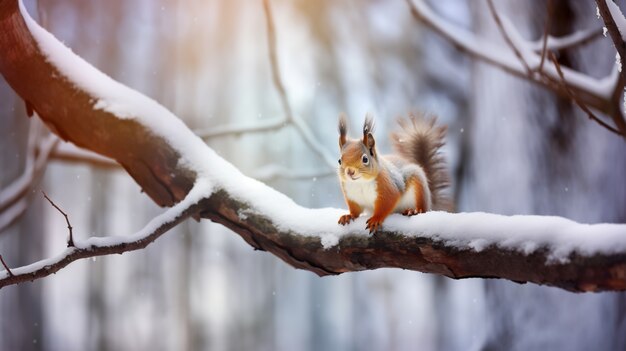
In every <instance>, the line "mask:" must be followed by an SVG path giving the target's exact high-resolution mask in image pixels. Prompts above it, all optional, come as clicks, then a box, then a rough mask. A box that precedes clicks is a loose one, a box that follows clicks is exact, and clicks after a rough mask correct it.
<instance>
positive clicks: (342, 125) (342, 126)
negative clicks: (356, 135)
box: [339, 113, 348, 148]
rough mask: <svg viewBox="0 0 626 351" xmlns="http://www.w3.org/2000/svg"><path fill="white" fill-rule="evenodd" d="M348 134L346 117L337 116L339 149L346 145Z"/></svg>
mask: <svg viewBox="0 0 626 351" xmlns="http://www.w3.org/2000/svg"><path fill="white" fill-rule="evenodd" d="M347 133H348V126H347V121H346V115H345V114H344V113H342V114H341V115H339V147H340V148H341V147H343V144H345V143H346V134H347Z"/></svg>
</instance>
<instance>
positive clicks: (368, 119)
mask: <svg viewBox="0 0 626 351" xmlns="http://www.w3.org/2000/svg"><path fill="white" fill-rule="evenodd" d="M371 133H374V119H373V118H372V115H370V114H369V113H368V114H367V115H365V122H364V123H363V140H365V138H366V137H367V135H368V134H371Z"/></svg>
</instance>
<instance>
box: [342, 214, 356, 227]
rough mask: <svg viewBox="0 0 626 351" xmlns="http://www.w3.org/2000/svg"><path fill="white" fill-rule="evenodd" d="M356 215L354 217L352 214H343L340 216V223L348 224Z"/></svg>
mask: <svg viewBox="0 0 626 351" xmlns="http://www.w3.org/2000/svg"><path fill="white" fill-rule="evenodd" d="M355 218H356V217H353V216H352V215H351V214H347V215H343V216H341V217H339V222H338V223H339V224H341V225H346V224H348V223H350V222H352V221H353V220H354V219H355Z"/></svg>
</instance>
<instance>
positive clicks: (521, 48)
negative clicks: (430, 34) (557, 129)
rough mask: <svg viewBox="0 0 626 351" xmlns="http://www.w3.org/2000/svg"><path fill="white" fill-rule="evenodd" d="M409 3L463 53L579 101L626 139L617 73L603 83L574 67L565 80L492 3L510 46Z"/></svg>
mask: <svg viewBox="0 0 626 351" xmlns="http://www.w3.org/2000/svg"><path fill="white" fill-rule="evenodd" d="M598 1H599V2H604V0H598ZM609 1H610V0H609ZM406 2H407V4H408V5H409V8H410V10H411V13H412V15H413V17H415V19H417V20H418V21H419V22H420V23H423V24H424V25H426V26H428V27H430V28H431V29H433V30H434V31H435V32H437V33H439V34H440V35H441V36H442V37H443V38H445V39H446V40H448V41H450V42H451V43H452V44H454V46H455V47H457V48H458V49H460V50H462V51H464V52H466V53H468V54H469V55H471V56H473V57H475V58H478V59H480V60H482V61H485V62H487V63H489V64H491V65H493V66H495V67H498V68H500V69H502V70H504V71H506V72H509V73H511V74H513V75H516V76H518V77H521V78H525V79H528V80H529V81H532V82H535V83H537V84H540V85H542V86H544V87H546V88H548V89H550V90H552V91H554V92H556V93H557V94H559V95H561V96H562V97H564V98H567V99H572V96H575V97H576V100H577V101H578V102H579V103H580V104H583V105H585V106H587V107H589V108H593V109H596V110H598V111H600V112H602V113H604V114H606V115H608V116H610V117H611V119H612V120H613V123H614V124H615V125H614V126H611V128H607V129H608V130H611V131H615V130H617V131H618V134H620V135H621V136H622V137H625V138H626V119H625V117H624V115H623V112H622V109H621V100H620V99H617V100H616V99H615V95H618V96H621V94H622V93H623V84H621V81H622V78H621V77H622V75H620V74H619V73H618V72H617V70H614V71H612V72H611V73H609V74H608V75H607V76H606V77H604V78H601V79H596V78H593V77H591V76H588V75H586V74H583V73H581V72H578V71H575V70H573V69H571V68H568V67H560V68H561V73H562V75H563V79H562V78H561V74H559V72H558V70H557V69H556V67H554V66H552V65H545V64H544V61H545V52H544V50H543V46H544V43H543V42H541V47H538V43H537V41H529V40H526V39H524V38H523V37H522V35H521V34H520V33H519V32H518V31H517V30H516V28H515V26H513V24H512V23H511V21H510V20H509V19H508V18H506V17H505V16H503V15H501V14H498V12H497V11H496V9H495V8H494V6H493V4H492V2H491V1H489V2H488V4H489V5H490V11H491V13H492V15H493V17H494V20H495V21H496V24H497V26H498V29H499V30H500V32H501V33H502V35H503V38H504V40H505V42H506V43H507V45H506V46H503V45H500V44H496V43H494V42H492V41H490V40H488V39H486V38H483V37H481V36H479V35H476V34H474V33H472V32H470V31H468V30H465V29H463V28H460V27H458V26H455V25H453V24H451V23H449V22H448V21H446V20H445V19H444V18H443V17H441V16H440V15H438V14H437V13H435V11H433V10H432V8H430V6H429V5H428V4H427V3H426V1H425V0H406ZM601 13H602V12H601ZM590 37H594V36H593V35H591V33H584V32H582V33H581V32H575V33H573V34H571V35H569V36H567V37H562V38H560V39H559V40H558V41H556V42H554V41H553V43H552V44H551V45H552V47H551V46H550V45H548V44H547V43H546V44H545V46H546V50H550V49H554V48H560V47H571V46H572V45H574V44H577V45H579V44H581V43H584V42H587V41H588V40H589V38H590ZM549 41H550V40H549V38H548V42H549ZM573 102H575V101H573ZM601 125H602V126H605V125H607V124H606V123H604V124H601Z"/></svg>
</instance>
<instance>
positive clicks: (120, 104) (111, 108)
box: [0, 1, 626, 278]
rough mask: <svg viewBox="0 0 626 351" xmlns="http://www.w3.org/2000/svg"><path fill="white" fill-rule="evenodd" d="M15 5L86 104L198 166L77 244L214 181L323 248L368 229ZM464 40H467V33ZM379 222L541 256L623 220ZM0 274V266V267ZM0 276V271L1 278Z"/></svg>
mask: <svg viewBox="0 0 626 351" xmlns="http://www.w3.org/2000/svg"><path fill="white" fill-rule="evenodd" d="M20 8H21V10H22V13H23V15H24V18H25V19H26V22H27V23H28V26H29V28H30V29H31V31H32V32H33V35H34V37H35V38H36V40H37V41H38V43H39V45H40V47H41V49H42V50H43V51H44V52H45V53H46V54H47V55H48V59H49V60H50V62H51V63H53V64H55V65H56V66H57V67H58V69H59V70H60V71H61V72H62V73H63V74H65V75H66V76H67V77H69V78H70V79H72V80H73V81H76V82H77V84H79V85H80V87H81V88H83V89H85V90H87V91H88V92H89V93H91V94H93V95H94V96H98V97H100V98H99V99H98V101H97V102H96V103H95V104H94V108H101V109H105V110H107V111H108V112H111V113H113V114H115V115H116V116H118V117H119V118H124V119H126V118H133V119H135V120H136V121H138V122H139V123H141V124H143V125H145V126H146V127H148V128H149V129H150V130H152V131H153V132H154V133H155V134H157V135H159V136H162V137H164V138H165V139H166V140H167V141H168V142H170V143H171V145H172V146H173V147H174V148H175V149H176V150H177V151H178V152H180V154H181V155H182V157H183V162H184V163H185V165H187V166H188V167H190V168H192V169H194V170H196V171H197V172H198V179H197V181H196V184H195V185H194V187H193V189H192V190H191V191H190V192H189V194H188V195H187V196H186V198H185V199H183V200H182V201H181V202H180V203H178V204H176V205H175V206H174V207H172V208H170V209H168V210H166V211H165V212H164V213H163V214H161V215H159V216H157V217H155V218H154V219H153V220H152V221H151V222H150V223H148V224H147V225H146V226H145V227H144V228H143V229H142V230H140V231H139V232H137V233H134V234H132V235H130V236H125V237H113V236H109V237H97V238H95V237H94V238H89V239H87V240H80V237H79V236H75V238H74V239H75V243H76V246H77V248H85V249H87V248H89V247H91V246H92V245H113V244H119V243H122V242H131V241H135V240H138V239H141V238H143V237H145V236H147V235H148V234H149V233H150V232H152V231H153V230H154V229H155V228H157V227H158V226H160V225H161V224H163V223H166V222H168V221H171V220H173V219H174V218H176V216H178V215H179V214H180V213H181V212H182V211H184V210H185V209H186V208H188V207H189V206H190V205H192V204H194V203H196V202H197V201H198V200H200V199H202V198H204V197H207V196H209V195H210V194H211V193H212V191H214V190H216V189H220V188H223V189H227V190H228V192H229V194H230V195H231V196H232V197H233V198H235V199H238V200H239V201H242V202H245V203H247V204H248V205H249V206H250V209H248V210H246V211H245V212H240V213H239V217H240V219H241V220H246V219H247V218H249V217H250V215H252V214H255V213H256V214H258V215H262V216H265V217H267V218H270V219H271V220H272V222H273V223H274V224H275V225H276V226H277V227H278V229H279V230H281V231H283V232H290V233H292V234H293V235H305V236H313V237H319V238H320V240H321V243H322V245H323V246H324V247H325V248H331V247H333V246H336V245H337V244H338V243H339V240H340V239H341V238H342V237H344V236H346V235H348V234H352V235H356V236H362V237H368V236H369V235H370V234H369V233H368V232H367V231H366V230H365V221H366V219H367V216H361V217H360V218H358V219H357V220H355V221H353V222H352V223H350V224H348V225H346V226H341V225H339V224H337V220H338V219H339V217H340V216H341V215H342V214H345V213H347V210H346V209H334V208H321V209H309V208H304V207H302V206H299V205H297V204H296V203H294V202H293V200H291V199H290V198H288V197H287V196H285V195H284V194H282V193H280V192H278V191H276V190H274V189H272V188H270V187H268V186H266V185H265V184H263V183H261V182H259V181H257V180H254V179H252V178H248V177H246V176H245V175H243V174H242V173H241V172H240V171H239V170H238V169H236V168H235V167H234V166H233V165H232V164H230V163H229V162H227V161H226V160H224V159H222V158H221V157H220V156H218V155H217V154H216V153H215V152H214V151H213V150H212V149H211V148H209V147H208V146H207V145H206V144H205V143H204V142H202V140H201V139H200V138H198V137H197V136H196V135H194V134H193V133H192V132H191V131H190V130H189V129H188V128H187V127H186V126H185V125H184V123H183V122H182V121H181V120H180V119H178V117H176V116H175V115H173V114H172V113H171V112H170V111H168V110H167V109H165V108H164V107H163V106H161V105H159V104H158V103H157V102H155V101H154V100H152V99H150V98H148V97H146V96H144V95H143V94H141V93H139V92H136V91H134V90H132V89H130V88H128V87H126V86H124V85H122V84H120V83H117V82H115V81H113V80H112V79H111V78H109V77H107V76H106V75H104V74H103V73H101V72H100V71H98V70H97V69H96V68H94V67H93V66H91V65H90V64H89V63H87V62H86V61H84V60H83V59H81V58H80V57H78V56H76V55H75V54H73V53H72V51H71V50H69V49H68V48H66V47H65V46H63V45H62V44H61V43H60V42H58V40H57V39H55V38H54V37H53V36H52V35H51V34H50V33H48V32H47V31H45V30H44V29H43V28H41V27H39V25H37V24H36V23H35V22H34V21H33V20H32V19H31V18H30V17H29V15H28V14H27V13H26V11H25V10H24V7H23V5H22V4H21V1H20ZM470 41H471V40H470ZM510 56H511V55H508V54H507V60H506V61H509V62H510V61H512V60H514V62H515V63H511V65H519V62H518V61H516V60H517V59H516V58H515V57H510ZM383 229H384V230H386V231H392V232H401V233H405V235H407V236H410V237H427V238H432V239H434V240H436V241H440V242H443V243H446V244H448V245H452V246H455V247H459V248H469V249H473V250H475V251H481V250H483V249H485V248H486V247H487V246H489V245H496V246H498V247H502V248H508V249H512V250H517V251H520V252H524V253H531V252H533V251H534V250H536V249H538V248H542V247H546V248H548V249H549V250H550V255H549V258H550V260H554V261H557V262H561V261H566V260H567V258H568V255H569V254H570V253H572V252H577V253H579V254H583V255H593V254H595V253H600V252H602V253H615V252H626V224H592V225H588V224H580V223H576V222H574V221H571V220H568V219H565V218H560V217H546V216H502V215H496V214H488V213H458V214H452V213H445V212H429V213H425V214H420V215H417V216H413V217H410V218H409V217H404V216H401V215H397V214H394V215H391V216H389V217H388V218H387V220H386V221H385V222H384V223H383ZM72 250H75V249H74V248H68V249H67V250H65V251H64V252H63V253H61V254H60V255H58V256H56V257H53V258H50V259H47V260H43V261H39V262H37V263H34V264H32V265H29V266H26V267H22V268H19V269H15V270H14V273H16V274H18V273H22V272H29V271H33V270H35V269H37V268H40V267H43V266H45V265H49V264H52V263H54V262H57V261H58V260H60V259H62V258H63V257H64V256H66V255H67V254H69V253H71V251H72ZM0 274H1V275H2V276H6V275H7V273H6V272H2V273H0ZM2 276H0V278H2Z"/></svg>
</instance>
